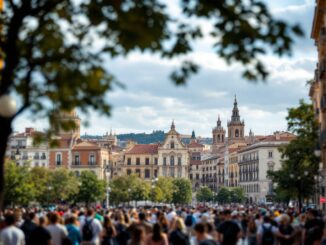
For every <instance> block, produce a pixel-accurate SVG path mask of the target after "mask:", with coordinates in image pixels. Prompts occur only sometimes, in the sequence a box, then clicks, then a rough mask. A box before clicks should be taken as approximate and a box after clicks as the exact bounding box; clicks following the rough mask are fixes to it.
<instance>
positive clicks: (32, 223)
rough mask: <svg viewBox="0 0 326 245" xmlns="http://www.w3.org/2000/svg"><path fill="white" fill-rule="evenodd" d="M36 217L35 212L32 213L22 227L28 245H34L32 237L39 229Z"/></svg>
mask: <svg viewBox="0 0 326 245" xmlns="http://www.w3.org/2000/svg"><path fill="white" fill-rule="evenodd" d="M36 218H37V217H36V215H35V213H34V212H30V213H29V214H28V217H27V218H26V219H25V221H24V223H23V224H22V225H21V227H20V229H21V230H22V231H23V232H24V235H25V242H26V245H33V244H32V243H30V241H29V240H30V235H31V233H32V231H33V230H35V229H36V228H37V224H36V222H37V221H36Z"/></svg>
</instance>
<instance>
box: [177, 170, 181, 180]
mask: <svg viewBox="0 0 326 245" xmlns="http://www.w3.org/2000/svg"><path fill="white" fill-rule="evenodd" d="M178 177H179V178H181V169H179V170H178Z"/></svg>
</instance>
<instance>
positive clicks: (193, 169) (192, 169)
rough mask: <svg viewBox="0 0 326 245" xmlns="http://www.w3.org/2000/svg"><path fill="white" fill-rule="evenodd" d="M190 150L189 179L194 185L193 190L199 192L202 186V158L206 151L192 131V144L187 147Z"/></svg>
mask: <svg viewBox="0 0 326 245" xmlns="http://www.w3.org/2000/svg"><path fill="white" fill-rule="evenodd" d="M187 147H188V150H189V157H190V161H189V179H190V181H191V183H192V188H193V190H197V189H198V188H199V186H200V174H201V170H200V164H201V157H202V153H203V150H204V145H202V144H199V143H198V140H197V138H196V135H195V131H192V134H191V139H190V143H189V144H188V145H187Z"/></svg>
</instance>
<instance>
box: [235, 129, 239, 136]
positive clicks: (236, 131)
mask: <svg viewBox="0 0 326 245" xmlns="http://www.w3.org/2000/svg"><path fill="white" fill-rule="evenodd" d="M235 137H236V138H238V137H239V129H236V130H235Z"/></svg>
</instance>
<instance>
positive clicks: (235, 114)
mask: <svg viewBox="0 0 326 245" xmlns="http://www.w3.org/2000/svg"><path fill="white" fill-rule="evenodd" d="M231 122H240V115H239V109H238V101H237V96H236V95H235V96H234V103H233V110H232V117H231Z"/></svg>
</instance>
